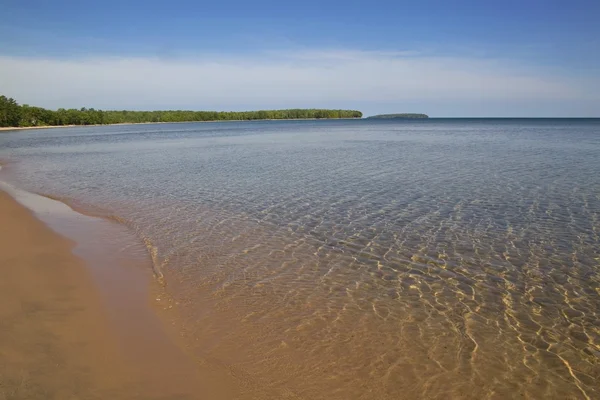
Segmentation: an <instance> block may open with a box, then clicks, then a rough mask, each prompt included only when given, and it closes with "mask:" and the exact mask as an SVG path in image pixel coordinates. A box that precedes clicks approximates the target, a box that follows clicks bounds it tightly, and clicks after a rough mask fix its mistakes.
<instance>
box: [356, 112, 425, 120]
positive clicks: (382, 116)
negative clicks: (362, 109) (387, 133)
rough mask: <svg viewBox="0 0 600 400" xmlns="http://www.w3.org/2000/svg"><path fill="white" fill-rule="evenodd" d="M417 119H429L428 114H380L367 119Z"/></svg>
mask: <svg viewBox="0 0 600 400" xmlns="http://www.w3.org/2000/svg"><path fill="white" fill-rule="evenodd" d="M403 118H408V119H415V118H429V115H427V114H413V113H404V114H379V115H373V116H371V117H367V119H403Z"/></svg>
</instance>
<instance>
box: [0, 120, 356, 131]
mask: <svg viewBox="0 0 600 400" xmlns="http://www.w3.org/2000/svg"><path fill="white" fill-rule="evenodd" d="M360 119H365V118H278V119H228V120H213V121H175V122H168V121H160V122H120V123H116V124H90V125H45V126H14V127H13V126H3V127H0V132H10V131H23V130H32V129H55V128H77V127H79V128H86V127H98V126H120V125H159V124H195V123H198V124H203V123H217V122H218V123H224V122H264V121H347V120H360Z"/></svg>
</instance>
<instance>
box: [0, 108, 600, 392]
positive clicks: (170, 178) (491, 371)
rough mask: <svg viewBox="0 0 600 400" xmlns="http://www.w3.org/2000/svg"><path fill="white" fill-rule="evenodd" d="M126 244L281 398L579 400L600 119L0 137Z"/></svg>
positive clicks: (45, 182)
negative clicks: (121, 230) (115, 227)
mask: <svg viewBox="0 0 600 400" xmlns="http://www.w3.org/2000/svg"><path fill="white" fill-rule="evenodd" d="M0 159H2V160H5V161H8V162H9V164H8V166H7V167H6V168H5V170H3V171H2V173H1V174H0V178H2V179H8V180H10V181H13V182H16V183H17V184H18V185H20V186H21V187H23V188H25V189H28V190H31V191H35V192H41V193H45V194H49V195H53V196H57V197H60V198H62V199H66V200H67V201H69V202H71V203H74V204H76V205H79V206H80V207H83V208H86V209H88V210H95V211H96V212H102V213H104V214H105V215H111V216H115V217H118V218H117V219H118V220H120V221H122V222H124V223H126V224H128V226H130V227H131V228H132V229H134V230H135V231H136V232H137V233H138V235H139V236H140V237H141V238H143V239H144V240H145V242H146V244H147V245H148V247H149V250H150V251H151V253H152V254H153V258H154V263H155V268H156V271H157V273H158V274H164V275H165V280H166V282H167V290H168V291H169V293H170V294H171V295H172V296H173V298H174V299H175V300H176V301H177V302H178V303H179V308H180V314H181V318H182V319H183V320H184V326H185V329H184V332H183V335H184V336H185V337H186V338H187V339H188V341H189V343H191V344H190V346H191V347H193V348H194V349H195V351H198V353H202V354H209V355H210V356H211V357H216V358H218V359H220V360H222V361H223V362H224V363H226V364H229V365H231V368H232V370H234V371H237V372H236V373H237V374H239V375H240V376H244V377H245V378H244V379H246V380H247V381H248V382H250V383H249V385H252V384H253V385H263V386H268V387H271V388H273V389H274V390H278V391H279V392H280V393H281V394H282V395H281V397H282V398H306V399H317V398H329V399H331V398H339V399H350V398H356V399H387V398H389V399H397V398H440V399H442V398H451V397H461V398H473V399H481V398H498V399H505V398H536V399H538V398H556V399H566V398H573V399H579V398H581V399H586V398H589V399H593V398H600V389H599V385H598V382H599V381H600V322H599V321H600V319H599V316H600V120H598V119H429V120H417V121H406V120H402V121H381V120H377V121H374V120H349V121H266V122H240V123H235V122H229V123H199V124H198V123H196V124H159V125H131V126H108V127H89V128H67V129H52V130H44V131H21V132H13V133H4V134H0Z"/></svg>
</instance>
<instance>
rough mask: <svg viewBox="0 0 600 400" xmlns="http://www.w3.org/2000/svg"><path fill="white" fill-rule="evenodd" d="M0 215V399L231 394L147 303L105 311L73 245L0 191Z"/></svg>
mask: <svg viewBox="0 0 600 400" xmlns="http://www.w3.org/2000/svg"><path fill="white" fill-rule="evenodd" d="M0 219H1V221H2V223H1V224H0V274H1V275H2V279H0V360H1V361H0V399H68V398H76V399H104V398H111V399H133V398H140V399H142V398H143V399H157V398H160V399H203V398H210V399H232V398H240V396H241V395H242V393H241V391H239V390H238V385H237V382H236V381H235V379H234V378H233V377H232V376H231V375H230V374H228V373H227V370H226V368H221V369H219V368H216V369H215V368H213V366H211V365H200V364H198V363H197V362H195V361H192V359H191V358H189V357H187V356H186V355H185V354H184V352H183V351H182V350H181V349H180V348H179V347H177V345H176V344H175V343H174V342H172V341H170V340H169V339H168V338H169V336H168V335H167V334H166V333H165V332H163V331H162V330H161V328H160V326H157V325H153V324H152V323H151V321H150V322H149V320H150V319H151V317H150V316H149V315H148V314H146V315H144V312H146V311H148V312H150V311H151V309H150V306H149V304H148V310H145V311H144V310H142V311H143V312H141V311H140V310H139V307H140V306H139V304H144V303H146V302H147V303H149V302H148V300H149V299H141V301H139V302H137V304H138V309H135V307H132V306H129V307H128V306H123V307H118V306H117V309H115V308H114V304H113V305H112V307H113V308H112V309H111V302H110V301H107V298H106V296H103V295H102V292H103V291H102V290H99V288H98V283H99V282H100V283H101V279H100V280H98V279H97V277H94V276H93V274H90V271H89V268H88V267H87V265H86V263H85V262H84V261H83V260H82V259H80V258H79V257H77V256H76V255H74V254H73V251H72V250H73V248H74V246H75V243H74V242H72V241H71V240H69V239H66V238H64V237H62V236H60V235H58V234H56V233H55V232H54V231H53V230H52V229H50V228H49V227H48V226H46V225H45V224H44V223H43V222H41V221H40V220H38V219H36V217H34V215H33V214H32V213H31V212H30V211H29V210H28V209H26V208H25V207H23V206H22V205H20V204H19V203H17V202H16V201H15V200H14V199H13V198H12V197H11V196H9V195H8V194H7V193H4V192H2V191H0ZM125 280H126V279H125ZM114 281H120V279H116V280H114ZM117 286H118V285H117ZM107 290H110V288H107V287H106V286H105V287H104V293H106V291H107ZM114 290H115V292H116V295H117V296H116V297H119V293H118V292H119V288H118V287H114ZM121 297H122V296H121ZM138 300H140V299H138ZM128 312H129V315H127V313H128ZM127 317H128V318H127ZM117 325H120V327H119V326H117ZM244 397H247V396H244Z"/></svg>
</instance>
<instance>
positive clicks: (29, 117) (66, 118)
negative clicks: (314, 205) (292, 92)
mask: <svg viewBox="0 0 600 400" xmlns="http://www.w3.org/2000/svg"><path fill="white" fill-rule="evenodd" d="M361 117H362V113H361V112H360V111H355V110H328V109H314V108H311V109H289V110H260V111H186V110H170V111H127V110H122V111H116V110H108V111H103V110H96V109H93V108H85V107H84V108H81V109H79V110H77V109H74V108H72V109H64V108H59V109H58V110H47V109H45V108H41V107H33V106H29V105H27V104H23V105H19V104H18V103H17V102H16V101H15V100H14V99H12V98H8V97H6V96H0V126H1V127H28V126H50V125H105V124H121V123H140V122H195V121H247V120H261V119H329V118H361Z"/></svg>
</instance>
